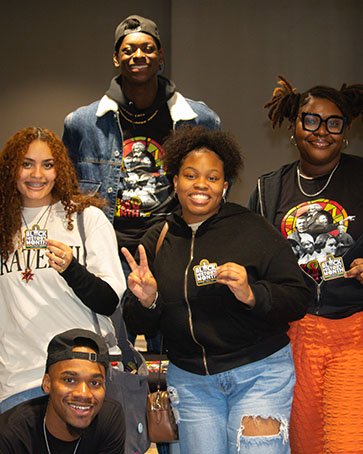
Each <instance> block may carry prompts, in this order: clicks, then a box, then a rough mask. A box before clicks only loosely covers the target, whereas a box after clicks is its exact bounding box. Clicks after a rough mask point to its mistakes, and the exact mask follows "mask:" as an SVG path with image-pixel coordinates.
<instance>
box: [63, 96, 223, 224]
mask: <svg viewBox="0 0 363 454" xmlns="http://www.w3.org/2000/svg"><path fill="white" fill-rule="evenodd" d="M167 104H168V107H169V111H170V116H171V118H172V121H173V129H177V128H179V127H180V126H181V125H182V124H183V123H184V124H185V123H189V124H192V125H203V126H205V127H206V128H208V129H220V119H219V117H218V115H217V114H216V113H215V112H213V111H212V110H211V109H209V107H208V106H207V105H206V104H204V103H203V102H201V101H193V100H191V99H186V98H184V97H183V96H182V95H181V94H180V93H178V92H175V93H174V95H173V96H172V97H171V98H170V99H169V101H168V102H167ZM63 142H64V144H65V145H66V147H67V149H68V152H69V155H70V158H71V160H72V161H73V163H74V165H75V167H76V170H77V174H78V177H79V179H80V180H79V182H80V186H81V189H82V191H84V192H88V191H90V192H91V193H96V192H99V194H100V195H101V197H104V198H106V199H107V200H108V202H109V206H108V208H107V210H105V213H106V215H107V217H108V219H109V220H110V221H111V222H113V217H114V213H115V206H116V197H117V189H118V186H119V180H120V174H121V168H122V157H123V134H122V129H121V123H120V119H119V112H118V105H117V103H116V102H115V101H114V100H113V99H111V98H109V97H108V96H106V95H105V96H103V98H102V99H101V100H98V101H96V102H94V103H92V104H90V105H89V106H85V107H80V108H79V109H77V110H76V111H74V112H72V113H70V114H69V115H67V117H66V118H65V121H64V131H63Z"/></svg>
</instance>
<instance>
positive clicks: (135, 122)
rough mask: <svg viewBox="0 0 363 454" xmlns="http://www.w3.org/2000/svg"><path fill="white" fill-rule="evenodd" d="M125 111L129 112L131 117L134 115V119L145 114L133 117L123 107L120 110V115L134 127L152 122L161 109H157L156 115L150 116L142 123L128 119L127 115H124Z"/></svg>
mask: <svg viewBox="0 0 363 454" xmlns="http://www.w3.org/2000/svg"><path fill="white" fill-rule="evenodd" d="M123 110H124V111H125V112H127V113H128V114H129V115H132V116H133V117H141V116H144V115H145V114H136V115H133V114H131V112H128V111H127V110H126V109H125V108H124V107H122V106H121V109H120V113H121V115H122V116H123V118H124V119H125V120H126V121H128V122H129V123H132V124H134V125H144V124H145V123H148V122H149V121H151V120H152V119H153V118H154V117H155V115H156V114H157V113H158V112H159V109H156V110H155V112H154V113H152V114H151V115H150V117H149V118H147V119H146V120H142V121H135V120H131V119H130V118H127V117H126V115H125V114H124V113H123Z"/></svg>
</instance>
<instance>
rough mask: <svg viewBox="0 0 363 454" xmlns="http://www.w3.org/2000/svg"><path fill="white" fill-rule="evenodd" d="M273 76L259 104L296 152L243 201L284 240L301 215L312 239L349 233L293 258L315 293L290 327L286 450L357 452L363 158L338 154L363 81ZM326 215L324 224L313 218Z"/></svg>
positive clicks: (362, 348) (361, 435) (361, 448)
mask: <svg viewBox="0 0 363 454" xmlns="http://www.w3.org/2000/svg"><path fill="white" fill-rule="evenodd" d="M279 78H280V79H281V80H280V82H279V87H278V88H276V89H275V91H274V93H273V96H272V98H271V100H270V101H269V102H268V103H267V104H266V105H265V107H266V108H268V109H269V114H268V115H269V118H270V120H271V121H272V126H273V127H275V126H276V125H278V126H281V124H282V123H283V121H284V120H285V119H287V121H288V123H289V127H290V129H291V132H292V135H291V138H290V140H291V143H292V144H293V145H294V146H295V147H297V150H298V152H299V159H298V160H297V161H295V162H293V163H290V164H286V165H284V166H282V167H281V168H280V169H279V170H277V171H275V172H271V173H268V174H266V175H263V176H262V177H260V178H259V180H258V185H257V187H256V189H255V191H254V192H253V194H252V195H251V198H250V201H249V208H250V209H252V210H253V211H255V212H258V213H261V214H262V215H263V216H265V217H266V218H267V219H268V220H269V221H270V222H271V223H272V224H274V225H275V227H276V228H277V229H278V230H280V231H281V232H282V234H283V235H284V236H285V237H288V236H289V235H291V234H293V233H294V232H295V231H297V220H298V219H299V217H301V216H304V217H305V218H306V219H307V222H306V223H305V224H306V225H305V230H304V231H305V233H307V234H309V235H311V236H312V237H313V239H314V241H315V243H316V242H317V240H319V238H318V237H319V235H320V236H321V235H322V232H324V234H325V235H327V234H328V235H329V238H330V241H332V240H334V239H335V238H336V236H337V235H338V234H339V232H338V228H337V226H338V225H339V226H340V230H342V225H343V226H344V232H346V233H348V234H349V236H350V237H351V238H352V240H353V241H352V243H351V244H350V247H349V248H346V249H342V248H338V249H337V248H331V249H330V251H329V254H315V255H313V256H312V257H311V259H310V260H308V261H303V262H301V263H300V262H299V264H300V267H301V269H302V270H303V274H304V277H305V280H306V282H307V284H308V285H309V287H310V288H311V289H312V291H313V295H314V298H313V299H312V301H311V304H310V307H309V310H308V314H307V315H306V316H305V317H304V318H303V319H302V320H299V321H295V322H292V323H291V324H290V330H289V335H290V338H291V340H292V344H293V352H294V361H295V368H296V380H297V382H296V386H295V391H294V401H293V407H292V415H291V424H290V436H291V450H292V453H293V454H307V453H314V454H318V453H323V452H324V453H334V454H340V453H342V454H343V453H344V454H348V453H358V452H363V430H362V419H363V405H362V402H363V329H362V328H363V315H362V309H363V235H362V233H363V159H362V158H361V157H358V156H353V155H349V154H345V153H342V150H343V149H344V148H345V147H346V146H347V145H348V140H347V138H346V137H345V135H346V130H347V127H349V126H350V124H351V122H352V121H353V120H354V119H355V118H357V117H358V116H359V115H361V114H362V112H363V85H362V84H357V85H351V86H347V85H346V84H344V85H343V86H342V88H341V89H340V90H336V89H334V88H331V87H325V86H316V87H313V88H311V89H310V90H307V91H305V92H304V93H298V92H297V91H296V89H293V88H292V85H291V84H290V83H289V82H288V81H287V80H286V79H285V78H284V77H283V76H279ZM313 208H314V210H313ZM322 214H326V215H327V216H326V219H327V222H324V223H321V222H320V224H319V221H321V220H322ZM318 224H319V227H320V228H317V225H318ZM297 233H298V232H297ZM297 233H296V234H295V236H294V238H295V239H296V238H298V235H297ZM300 236H301V235H300ZM290 238H291V236H290ZM335 243H336V241H335ZM339 251H340V252H339Z"/></svg>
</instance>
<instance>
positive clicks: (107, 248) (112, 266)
mask: <svg viewBox="0 0 363 454" xmlns="http://www.w3.org/2000/svg"><path fill="white" fill-rule="evenodd" d="M83 223H84V237H85V238H84V244H83V247H84V252H85V253H84V257H85V258H84V260H85V264H84V265H82V264H81V263H79V262H78V261H77V260H76V259H75V258H73V259H72V262H71V264H70V265H69V267H68V268H67V269H66V270H65V271H64V272H63V273H62V274H61V276H62V277H63V278H64V279H65V280H66V281H67V283H68V285H69V286H70V287H71V288H72V290H73V291H74V293H75V294H76V295H77V296H78V298H79V299H80V300H81V301H82V302H83V304H85V305H86V306H88V307H89V308H90V309H92V310H94V311H95V312H97V313H99V314H103V315H111V314H112V313H113V312H114V311H115V309H116V306H117V304H118V303H119V301H120V300H121V297H122V295H123V293H124V291H125V290H126V282H125V276H124V273H123V271H122V267H121V262H120V258H119V255H118V251H117V249H118V246H117V240H116V235H115V232H114V229H113V226H112V224H111V223H110V222H109V221H108V219H107V218H106V216H105V214H104V213H103V212H102V211H101V210H100V209H99V208H96V207H93V206H91V207H88V208H86V209H85V210H84V212H83ZM76 224H77V223H75V225H76ZM81 237H82V235H81ZM81 261H82V259H81V258H80V262H81Z"/></svg>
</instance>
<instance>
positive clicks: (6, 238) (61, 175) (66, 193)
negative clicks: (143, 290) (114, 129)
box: [0, 127, 106, 262]
mask: <svg viewBox="0 0 363 454" xmlns="http://www.w3.org/2000/svg"><path fill="white" fill-rule="evenodd" d="M35 140H40V141H42V142H45V143H46V144H47V145H48V146H49V149H50V151H51V153H52V157H53V160H54V168H55V171H56V179H55V183H54V187H53V189H52V200H53V203H54V202H57V201H60V202H61V203H62V205H63V206H64V210H65V212H66V219H67V228H68V230H72V229H73V220H72V214H73V213H80V212H82V211H83V210H84V209H85V208H87V207H89V206H91V205H94V206H97V207H98V208H101V207H103V206H104V205H105V203H106V201H105V200H103V199H101V198H100V197H91V196H89V195H85V194H82V192H81V190H80V188H79V185H78V180H77V176H76V172H75V169H74V167H73V165H72V162H71V161H70V159H69V157H68V153H67V150H66V147H65V146H64V144H63V142H62V141H61V139H60V138H59V137H57V136H56V135H55V134H54V133H53V132H51V131H49V130H48V129H44V128H38V127H29V128H25V129H22V130H21V131H18V132H16V133H15V134H14V135H13V136H12V137H10V139H9V140H8V141H7V142H6V144H5V146H4V148H3V150H2V151H1V153H0V219H1V223H0V255H1V256H2V260H3V261H4V262H6V261H7V260H8V258H9V255H10V254H11V253H12V252H13V251H14V250H15V248H16V246H18V245H19V241H20V235H21V224H22V210H23V203H22V197H21V194H20V193H19V191H18V189H17V181H18V175H19V170H20V168H21V165H22V163H23V162H24V156H25V154H26V153H27V151H28V148H29V145H30V144H31V143H32V142H34V141H35Z"/></svg>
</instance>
